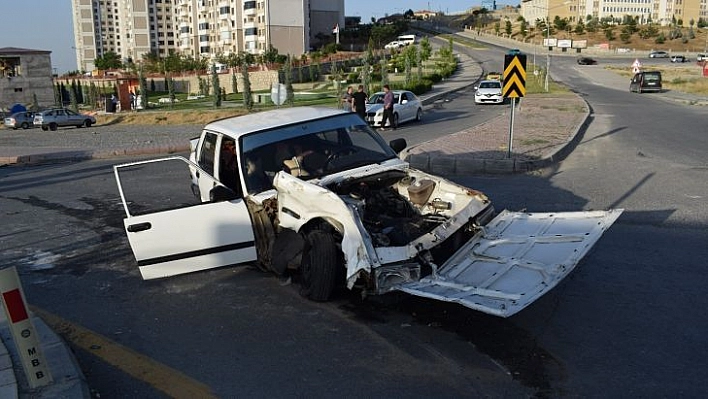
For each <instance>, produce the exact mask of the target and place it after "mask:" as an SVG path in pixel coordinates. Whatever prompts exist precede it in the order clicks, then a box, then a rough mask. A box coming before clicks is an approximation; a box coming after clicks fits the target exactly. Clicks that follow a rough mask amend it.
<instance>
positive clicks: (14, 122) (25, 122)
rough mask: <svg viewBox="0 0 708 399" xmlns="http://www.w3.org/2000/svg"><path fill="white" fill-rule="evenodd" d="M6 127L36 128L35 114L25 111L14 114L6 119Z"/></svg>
mask: <svg viewBox="0 0 708 399" xmlns="http://www.w3.org/2000/svg"><path fill="white" fill-rule="evenodd" d="M5 127H9V128H12V129H15V130H16V129H19V128H23V129H29V128H31V127H34V112H30V111H24V112H15V113H14V114H12V115H10V116H8V117H7V118H5Z"/></svg>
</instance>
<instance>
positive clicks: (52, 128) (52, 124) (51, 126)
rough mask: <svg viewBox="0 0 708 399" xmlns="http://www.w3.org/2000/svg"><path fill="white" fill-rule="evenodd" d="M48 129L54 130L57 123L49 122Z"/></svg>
mask: <svg viewBox="0 0 708 399" xmlns="http://www.w3.org/2000/svg"><path fill="white" fill-rule="evenodd" d="M49 130H51V131H56V130H57V124H56V123H54V122H52V123H50V124H49Z"/></svg>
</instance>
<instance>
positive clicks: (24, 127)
mask: <svg viewBox="0 0 708 399" xmlns="http://www.w3.org/2000/svg"><path fill="white" fill-rule="evenodd" d="M20 127H21V128H23V129H29V123H27V122H22V125H21V126H20Z"/></svg>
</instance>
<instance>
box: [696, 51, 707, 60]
mask: <svg viewBox="0 0 708 399" xmlns="http://www.w3.org/2000/svg"><path fill="white" fill-rule="evenodd" d="M701 61H708V54H701V53H699V54H696V62H701Z"/></svg>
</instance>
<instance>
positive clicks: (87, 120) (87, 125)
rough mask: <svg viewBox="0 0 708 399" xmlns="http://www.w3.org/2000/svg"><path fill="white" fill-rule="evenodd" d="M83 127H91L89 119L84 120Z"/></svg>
mask: <svg viewBox="0 0 708 399" xmlns="http://www.w3.org/2000/svg"><path fill="white" fill-rule="evenodd" d="M84 126H86V127H91V119H86V120H85V121H84Z"/></svg>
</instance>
